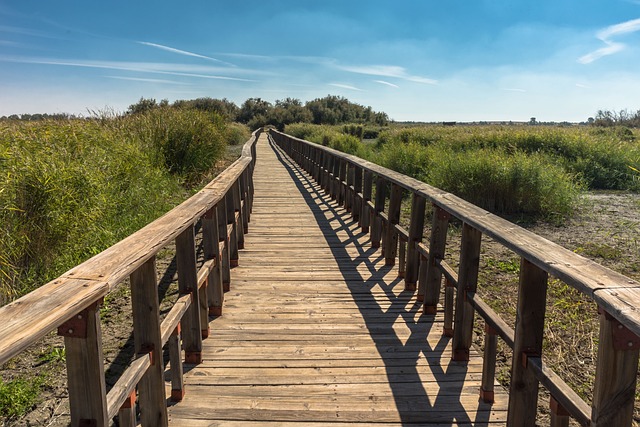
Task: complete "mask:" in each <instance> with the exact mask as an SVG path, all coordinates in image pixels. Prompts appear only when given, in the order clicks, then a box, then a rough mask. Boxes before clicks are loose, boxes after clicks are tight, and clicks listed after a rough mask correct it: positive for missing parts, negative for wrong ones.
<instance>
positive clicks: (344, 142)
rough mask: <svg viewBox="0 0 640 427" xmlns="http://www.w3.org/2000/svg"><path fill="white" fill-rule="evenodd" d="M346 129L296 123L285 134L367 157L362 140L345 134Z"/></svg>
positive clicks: (289, 126)
mask: <svg viewBox="0 0 640 427" xmlns="http://www.w3.org/2000/svg"><path fill="white" fill-rule="evenodd" d="M345 129H347V130H349V128H348V127H340V126H326V125H312V124H308V123H294V124H291V125H288V126H287V127H286V128H285V132H286V133H288V134H289V135H291V136H295V137H296V138H300V139H305V140H307V141H311V142H315V143H316V144H321V145H324V146H328V147H331V148H333V149H336V150H339V151H343V152H345V153H348V154H354V155H356V156H359V157H367V155H368V154H367V152H368V151H367V148H366V147H365V146H364V144H362V141H361V140H360V138H358V137H357V136H353V135H351V134H346V133H343V132H344V131H345ZM355 132H357V130H356V131H355Z"/></svg>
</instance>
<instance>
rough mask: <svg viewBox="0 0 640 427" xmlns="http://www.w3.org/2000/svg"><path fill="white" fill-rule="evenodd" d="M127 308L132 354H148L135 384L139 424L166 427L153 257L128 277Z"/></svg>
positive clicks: (160, 338) (158, 304)
mask: <svg viewBox="0 0 640 427" xmlns="http://www.w3.org/2000/svg"><path fill="white" fill-rule="evenodd" d="M194 267H195V265H194ZM131 308H132V313H133V342H134V348H135V352H136V354H139V355H140V354H145V353H151V366H150V367H149V369H147V372H146V373H145V374H144V375H143V377H142V379H141V380H140V382H139V383H138V393H139V401H140V421H141V424H142V425H143V426H160V427H161V426H166V425H168V423H169V421H168V417H167V404H166V396H165V391H164V390H165V389H164V363H163V362H162V336H161V334H160V302H159V300H158V279H157V274H156V258H155V257H151V258H150V259H149V260H148V261H147V262H145V263H144V264H142V266H140V267H139V268H138V269H137V270H136V271H134V272H133V273H132V274H131Z"/></svg>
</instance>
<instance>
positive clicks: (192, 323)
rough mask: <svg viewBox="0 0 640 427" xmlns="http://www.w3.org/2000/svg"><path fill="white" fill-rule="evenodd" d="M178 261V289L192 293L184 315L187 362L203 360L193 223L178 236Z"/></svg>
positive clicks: (183, 330) (183, 292)
mask: <svg viewBox="0 0 640 427" xmlns="http://www.w3.org/2000/svg"><path fill="white" fill-rule="evenodd" d="M176 262H177V264H178V290H179V292H180V294H182V295H185V294H191V305H190V306H189V309H188V310H187V312H186V313H185V314H184V316H183V317H182V332H183V336H182V341H183V344H184V353H185V355H184V357H185V361H186V362H187V363H194V364H198V363H201V362H202V328H201V325H200V296H199V293H198V272H197V270H196V245H195V235H194V229H193V225H191V226H189V227H187V229H186V230H184V231H183V232H182V233H180V234H179V235H178V237H176Z"/></svg>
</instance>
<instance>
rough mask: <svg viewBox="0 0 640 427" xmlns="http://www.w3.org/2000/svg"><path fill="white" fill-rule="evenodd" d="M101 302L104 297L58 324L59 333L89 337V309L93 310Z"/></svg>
mask: <svg viewBox="0 0 640 427" xmlns="http://www.w3.org/2000/svg"><path fill="white" fill-rule="evenodd" d="M101 304H102V298H101V299H100V300H98V301H96V302H94V303H93V304H91V305H90V306H89V307H87V308H85V309H84V310H82V311H81V312H80V313H78V314H76V315H75V316H73V317H72V318H71V319H69V320H67V321H66V322H64V323H63V324H61V325H60V326H58V335H60V336H61V337H70V338H87V320H88V318H89V310H93V309H95V308H96V307H98V306H100V305H101Z"/></svg>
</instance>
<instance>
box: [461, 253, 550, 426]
mask: <svg viewBox="0 0 640 427" xmlns="http://www.w3.org/2000/svg"><path fill="white" fill-rule="evenodd" d="M459 297H460V296H459V295H458V298H459ZM546 301H547V272H546V271H544V270H541V269H540V268H538V267H537V266H535V265H534V264H532V263H530V262H529V261H527V260H526V259H524V258H522V259H521V262H520V282H519V285H518V307H517V312H516V328H515V339H514V343H513V360H512V364H511V386H510V388H509V413H508V415H507V425H508V426H512V427H515V426H525V427H526V426H531V427H533V426H535V425H536V412H537V408H538V379H537V378H536V376H535V374H534V373H533V370H532V369H528V368H527V356H530V355H531V356H538V357H539V356H541V355H542V339H543V335H544V315H545V309H546Z"/></svg>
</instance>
